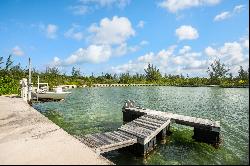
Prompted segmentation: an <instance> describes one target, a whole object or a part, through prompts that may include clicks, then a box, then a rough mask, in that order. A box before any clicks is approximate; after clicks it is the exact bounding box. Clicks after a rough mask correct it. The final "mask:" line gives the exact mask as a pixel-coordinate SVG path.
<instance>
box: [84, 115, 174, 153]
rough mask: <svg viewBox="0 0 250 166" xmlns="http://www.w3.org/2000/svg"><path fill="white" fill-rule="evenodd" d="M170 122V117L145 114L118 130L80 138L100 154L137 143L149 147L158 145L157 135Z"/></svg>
mask: <svg viewBox="0 0 250 166" xmlns="http://www.w3.org/2000/svg"><path fill="white" fill-rule="evenodd" d="M169 124H170V119H168V118H162V117H159V116H155V115H144V116H141V117H140V118H137V119H135V120H133V121H131V122H129V123H126V124H125V125H122V126H121V127H120V128H118V130H116V131H113V132H106V133H97V134H89V135H85V136H84V137H83V138H81V139H80V140H81V141H82V142H84V143H85V144H87V145H88V146H89V147H91V148H92V149H94V151H95V152H96V153H99V154H100V153H105V152H109V151H112V150H116V149H120V148H123V147H127V146H131V145H133V144H136V143H138V144H140V145H142V147H145V148H146V149H148V148H149V147H150V148H152V147H153V146H155V145H156V136H157V135H158V134H159V133H160V132H161V131H162V130H163V129H165V128H166V127H167V126H168V125H169ZM143 152H144V151H143ZM145 152H146V151H145Z"/></svg>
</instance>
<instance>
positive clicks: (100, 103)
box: [34, 87, 249, 165]
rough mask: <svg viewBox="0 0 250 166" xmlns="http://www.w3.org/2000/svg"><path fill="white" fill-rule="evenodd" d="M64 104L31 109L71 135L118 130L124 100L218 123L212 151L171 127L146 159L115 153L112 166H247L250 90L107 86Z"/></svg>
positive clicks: (75, 92)
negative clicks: (217, 143)
mask: <svg viewBox="0 0 250 166" xmlns="http://www.w3.org/2000/svg"><path fill="white" fill-rule="evenodd" d="M71 92H72V94H71V95H69V96H67V98H66V99H65V101H63V102H48V103H39V104H34V107H35V108H36V109H38V110H39V111H41V112H42V113H43V114H44V115H45V116H47V117H49V119H51V120H52V121H53V122H55V123H56V124H58V125H59V126H60V127H62V128H63V129H64V130H66V131H67V132H68V133H70V134H72V135H77V136H80V135H85V134H90V133H96V132H106V131H112V130H116V129H117V128H118V127H120V126H121V125H122V106H123V104H124V102H125V100H128V99H131V100H135V101H136V104H137V105H141V106H143V107H144V108H150V109H155V110H159V111H167V112H173V113H179V114H183V115H189V116H195V117H201V118H207V119H211V120H219V121H220V124H221V134H222V136H223V143H222V145H221V146H220V148H219V149H215V148H213V147H212V146H210V145H207V144H205V143H197V142H195V141H193V140H192V135H193V131H192V128H190V127H184V126H181V125H176V124H174V125H172V126H171V130H172V131H173V134H172V135H171V136H170V137H169V138H167V140H165V141H164V142H159V143H158V144H159V145H158V146H157V148H156V149H155V150H154V151H153V152H152V153H151V154H150V155H149V156H148V157H147V158H143V157H135V156H134V155H132V154H129V153H125V152H120V151H119V152H118V151H113V152H109V153H106V154H105V155H104V156H105V157H107V158H108V159H110V160H111V161H113V162H114V163H115V164H147V165H148V164H168V165H170V164H171V165H172V164H173V165H176V164H249V156H248V155H249V89H248V88H216V87H106V88H98V87H97V88H81V89H73V90H71Z"/></svg>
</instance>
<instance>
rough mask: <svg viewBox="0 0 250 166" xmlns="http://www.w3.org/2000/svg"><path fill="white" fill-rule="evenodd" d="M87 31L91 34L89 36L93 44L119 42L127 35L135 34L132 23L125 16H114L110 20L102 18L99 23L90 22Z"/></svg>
mask: <svg viewBox="0 0 250 166" xmlns="http://www.w3.org/2000/svg"><path fill="white" fill-rule="evenodd" d="M89 32H91V33H92V34H93V35H92V36H91V37H90V38H91V41H92V42H93V43H95V44H110V45H112V44H121V43H123V42H125V41H126V40H127V39H128V38H129V37H131V36H134V35H135V31H134V29H133V28H132V24H131V22H130V21H129V19H128V18H126V17H117V16H114V17H113V18H112V20H110V19H109V18H103V19H102V20H101V21H100V25H99V26H98V25H96V24H92V25H91V26H90V27H89Z"/></svg>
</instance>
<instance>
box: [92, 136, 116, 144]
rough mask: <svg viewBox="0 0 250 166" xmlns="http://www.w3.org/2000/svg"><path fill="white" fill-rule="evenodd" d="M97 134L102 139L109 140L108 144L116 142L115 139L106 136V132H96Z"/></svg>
mask: <svg viewBox="0 0 250 166" xmlns="http://www.w3.org/2000/svg"><path fill="white" fill-rule="evenodd" d="M95 136H96V137H98V138H100V139H101V140H103V141H105V142H107V144H112V143H115V141H114V140H111V139H110V138H109V137H107V136H105V135H104V134H96V135H95Z"/></svg>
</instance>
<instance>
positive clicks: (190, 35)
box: [175, 25, 199, 40]
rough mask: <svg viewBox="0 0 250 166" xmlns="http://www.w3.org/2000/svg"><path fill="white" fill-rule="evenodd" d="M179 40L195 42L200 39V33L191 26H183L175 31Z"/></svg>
mask: <svg viewBox="0 0 250 166" xmlns="http://www.w3.org/2000/svg"><path fill="white" fill-rule="evenodd" d="M175 34H176V36H178V38H179V40H193V39H197V38H198V37H199V34H198V31H197V30H196V29H195V28H193V27H192V26H190V25H182V26H180V27H179V28H177V29H176V30H175Z"/></svg>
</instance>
